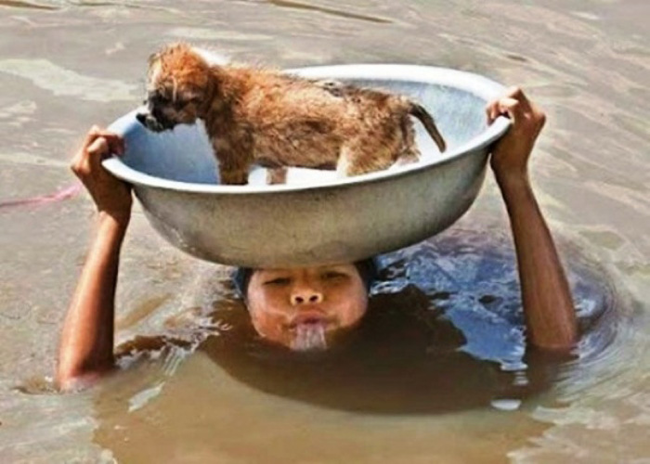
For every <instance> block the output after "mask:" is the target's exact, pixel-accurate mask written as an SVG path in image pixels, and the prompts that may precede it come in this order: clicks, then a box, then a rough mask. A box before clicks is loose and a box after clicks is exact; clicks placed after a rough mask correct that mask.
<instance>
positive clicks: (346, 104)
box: [137, 44, 445, 184]
mask: <svg viewBox="0 0 650 464" xmlns="http://www.w3.org/2000/svg"><path fill="white" fill-rule="evenodd" d="M147 91H148V97H147V101H146V104H147V110H146V111H145V112H142V113H140V114H138V115H137V119H138V120H139V121H140V122H141V123H142V124H143V125H145V126H146V127H147V128H148V129H150V130H153V131H156V132H160V131H164V130H168V129H173V128H174V126H176V125H177V124H192V123H194V122H195V121H196V120H197V119H202V120H203V121H204V123H205V127H206V130H207V132H208V135H209V137H210V141H211V143H212V145H213V148H214V150H215V154H216V157H217V160H218V161H219V175H220V179H221V182H222V183H223V184H246V183H247V181H248V172H249V168H250V166H251V164H259V165H262V166H265V167H267V168H270V171H269V172H270V176H269V181H270V182H271V183H281V182H283V181H284V177H285V175H286V167H287V166H298V167H306V168H321V169H337V171H338V172H339V174H340V175H345V176H354V175H358V174H364V173H367V172H372V171H377V170H381V169H386V168H388V167H389V166H391V165H392V164H393V163H395V161H397V160H399V161H400V162H412V161H415V160H417V159H418V157H419V155H420V153H419V150H418V148H417V146H416V144H415V130H414V127H413V122H412V120H411V119H410V116H414V117H416V118H418V119H419V120H420V121H421V122H422V123H423V125H424V127H425V128H426V130H427V131H428V133H429V134H430V135H431V137H432V138H433V140H434V141H435V142H436V144H437V145H438V147H439V148H440V151H444V149H445V142H444V140H443V138H442V136H441V135H440V133H439V132H438V130H437V128H436V126H435V124H434V121H433V119H432V118H431V116H430V115H429V114H428V113H427V112H426V110H424V108H422V106H420V105H418V104H416V103H414V102H412V101H411V100H409V99H407V98H406V97H403V96H398V95H392V94H389V93H385V92H381V91H378V90H370V89H362V88H357V87H354V86H350V85H344V84H340V83H337V82H331V81H314V80H309V79H304V78H300V77H296V76H292V75H288V74H283V73H280V72H277V71H273V70H267V69H259V68H252V67H244V66H234V65H221V66H218V65H213V64H210V63H208V62H207V61H206V60H205V59H204V58H203V57H202V56H201V54H199V53H197V52H196V51H195V50H193V49H192V48H191V47H190V46H189V45H186V44H175V45H171V46H168V47H166V48H164V49H163V50H162V51H161V52H160V53H158V54H156V55H153V56H152V57H151V59H150V63H149V73H148V84H147Z"/></svg>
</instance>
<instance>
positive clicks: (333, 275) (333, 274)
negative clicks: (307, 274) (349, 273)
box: [321, 271, 345, 280]
mask: <svg viewBox="0 0 650 464" xmlns="http://www.w3.org/2000/svg"><path fill="white" fill-rule="evenodd" d="M321 277H322V278H323V279H326V280H333V279H342V278H344V277H345V274H343V273H342V272H337V271H328V272H324V273H323V274H322V275H321Z"/></svg>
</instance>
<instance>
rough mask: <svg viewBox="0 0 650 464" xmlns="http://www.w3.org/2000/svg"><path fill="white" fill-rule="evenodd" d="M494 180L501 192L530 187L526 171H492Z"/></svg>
mask: <svg viewBox="0 0 650 464" xmlns="http://www.w3.org/2000/svg"><path fill="white" fill-rule="evenodd" d="M494 178H495V179H496V181H497V185H498V186H499V188H500V189H501V191H502V192H504V191H509V190H513V189H515V190H516V189H521V188H529V187H530V178H529V177H528V171H527V170H509V171H506V170H494Z"/></svg>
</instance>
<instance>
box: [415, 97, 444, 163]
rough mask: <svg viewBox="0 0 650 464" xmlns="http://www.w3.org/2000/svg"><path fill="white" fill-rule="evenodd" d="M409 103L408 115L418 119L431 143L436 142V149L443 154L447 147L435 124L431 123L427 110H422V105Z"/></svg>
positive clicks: (431, 119)
mask: <svg viewBox="0 0 650 464" xmlns="http://www.w3.org/2000/svg"><path fill="white" fill-rule="evenodd" d="M409 103H410V108H409V114H410V115H411V116H414V117H416V118H418V119H419V120H420V122H422V125H423V126H424V128H425V129H426V130H427V132H428V133H429V135H430V136H431V138H432V139H433V141H434V142H436V145H438V149H439V150H440V153H442V152H444V151H445V149H446V148H447V145H446V144H445V139H443V138H442V135H440V132H439V131H438V128H437V127H436V123H435V122H433V118H432V117H431V115H430V114H429V113H428V112H427V110H425V109H424V107H423V106H422V105H419V104H417V103H414V102H409Z"/></svg>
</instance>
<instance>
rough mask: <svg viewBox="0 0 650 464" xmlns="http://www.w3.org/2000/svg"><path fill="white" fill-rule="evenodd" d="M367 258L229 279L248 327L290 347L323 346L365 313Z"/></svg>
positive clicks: (247, 272) (371, 266) (371, 270)
mask: <svg viewBox="0 0 650 464" xmlns="http://www.w3.org/2000/svg"><path fill="white" fill-rule="evenodd" d="M375 272H376V268H375V263H374V261H372V260H366V261H361V262H358V263H355V264H338V265H330V266H316V267H306V268H297V269H239V270H238V271H237V273H236V275H235V283H236V285H237V287H238V289H239V291H240V292H241V294H242V296H243V297H244V300H245V301H246V305H247V306H248V310H249V312H250V315H251V321H252V324H253V327H254V328H255V330H256V331H257V333H258V334H259V335H261V336H262V337H264V338H266V339H268V340H269V341H271V342H274V343H279V344H281V345H284V346H286V347H288V348H290V349H293V350H310V349H323V348H325V347H326V346H327V342H328V340H330V339H331V338H332V337H333V336H335V335H336V334H337V333H339V332H340V331H341V330H343V329H347V328H352V327H354V326H355V325H357V324H358V323H359V321H360V320H361V318H362V317H363V315H364V314H365V313H366V309H367V306H368V292H369V288H370V284H371V282H372V279H373V278H374V275H375Z"/></svg>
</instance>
